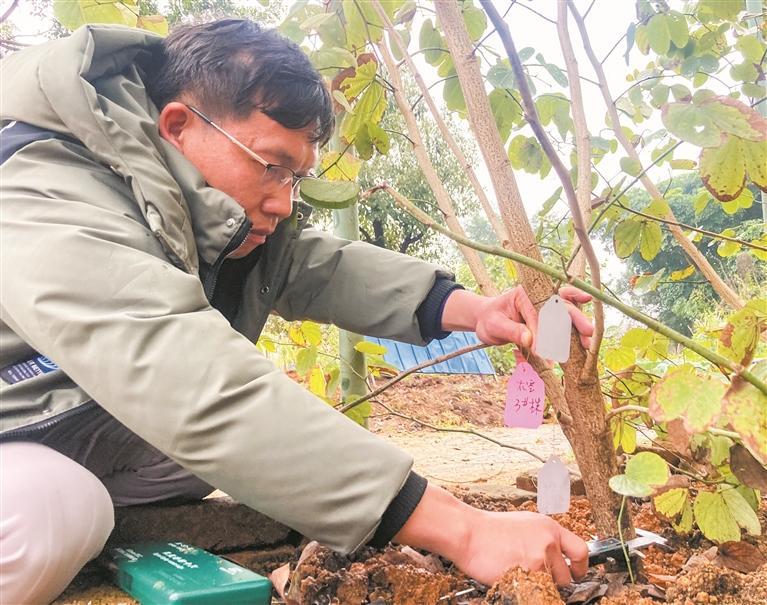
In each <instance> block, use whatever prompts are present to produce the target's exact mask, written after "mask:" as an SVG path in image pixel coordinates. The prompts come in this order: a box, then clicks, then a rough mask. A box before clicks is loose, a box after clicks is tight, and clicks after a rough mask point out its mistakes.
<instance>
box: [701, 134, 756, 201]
mask: <svg viewBox="0 0 767 605" xmlns="http://www.w3.org/2000/svg"><path fill="white" fill-rule="evenodd" d="M746 161H747V158H746V155H745V153H744V149H743V145H742V142H741V140H740V139H739V138H737V137H733V136H728V137H725V141H724V143H723V144H721V145H719V146H718V147H708V148H706V149H704V150H703V151H702V152H701V154H700V161H699V164H700V176H701V180H702V181H703V184H704V185H705V186H706V189H708V190H709V191H710V192H711V195H713V196H714V197H715V198H716V199H718V200H719V201H722V202H727V201H730V200H734V199H735V198H736V197H738V196H739V195H740V192H741V191H743V187H744V186H745V183H746Z"/></svg>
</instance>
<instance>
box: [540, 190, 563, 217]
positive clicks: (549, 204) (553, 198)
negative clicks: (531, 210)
mask: <svg viewBox="0 0 767 605" xmlns="http://www.w3.org/2000/svg"><path fill="white" fill-rule="evenodd" d="M561 197H562V187H557V188H556V190H555V191H554V193H552V194H551V195H550V196H549V197H548V198H547V199H546V201H545V202H543V206H541V210H540V212H538V216H546V215H547V214H548V213H549V212H550V211H551V209H552V208H553V207H554V206H555V205H556V203H557V202H558V201H559V199H560V198H561Z"/></svg>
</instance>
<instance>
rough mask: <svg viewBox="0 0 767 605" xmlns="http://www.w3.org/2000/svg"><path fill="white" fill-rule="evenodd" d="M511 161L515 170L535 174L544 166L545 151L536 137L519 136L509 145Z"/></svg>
mask: <svg viewBox="0 0 767 605" xmlns="http://www.w3.org/2000/svg"><path fill="white" fill-rule="evenodd" d="M509 160H510V161H511V165H512V167H513V168H514V169H515V170H524V171H525V172H530V173H532V174H535V173H537V172H539V171H540V170H541V169H542V167H543V164H544V156H543V150H542V149H541V146H540V144H539V143H538V141H537V140H536V139H535V137H529V138H528V137H526V136H525V135H522V134H520V135H517V136H515V137H514V138H513V139H512V140H511V143H510V144H509Z"/></svg>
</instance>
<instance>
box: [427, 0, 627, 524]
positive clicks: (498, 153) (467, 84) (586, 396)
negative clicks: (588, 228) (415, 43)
mask: <svg viewBox="0 0 767 605" xmlns="http://www.w3.org/2000/svg"><path fill="white" fill-rule="evenodd" d="M435 7H436V10H437V17H438V19H439V21H440V23H441V25H442V31H443V33H444V36H445V39H446V41H447V45H448V47H449V49H450V53H451V55H452V57H453V62H454V64H455V68H456V72H457V74H458V79H459V82H460V84H461V89H462V90H463V94H464V98H465V99H466V105H467V109H468V114H469V122H470V124H471V128H472V131H473V132H474V134H475V135H476V137H477V140H478V142H479V145H480V149H481V151H482V155H483V157H484V158H485V162H486V163H487V166H488V170H489V172H490V177H491V179H492V182H493V186H494V187H495V192H496V197H497V199H498V200H499V202H500V204H501V218H502V220H503V222H504V225H505V226H506V228H507V230H508V232H509V236H510V241H511V242H512V246H513V249H514V250H515V251H517V252H519V253H521V254H525V255H526V256H529V257H531V258H534V259H536V260H541V254H540V250H539V249H538V246H537V244H536V242H535V236H534V234H533V230H532V227H531V226H530V223H529V221H528V219H527V215H526V214H525V210H524V206H523V205H522V199H521V196H520V193H519V188H518V187H517V183H516V180H515V178H514V174H513V172H512V170H511V164H510V162H509V159H508V156H507V154H506V150H505V149H504V148H503V143H502V141H501V137H500V134H499V132H498V128H497V126H496V124H495V120H494V118H493V115H492V111H491V109H490V103H489V101H488V98H487V94H486V93H485V83H484V80H483V78H482V74H481V72H480V69H479V64H478V61H477V59H476V57H475V56H474V54H473V47H472V43H471V40H470V38H469V35H468V33H467V32H466V28H465V26H464V23H463V18H462V15H461V11H460V7H459V5H458V3H457V2H454V1H453V0H438V1H437V2H435ZM519 269H520V270H519V273H520V276H521V283H522V285H523V286H524V287H525V289H526V290H527V291H528V292H529V293H530V296H531V299H532V300H533V303H534V304H536V306H538V307H540V305H541V304H542V303H543V302H544V301H545V300H546V299H548V298H549V297H550V296H551V295H552V293H553V287H552V283H551V280H550V279H549V278H548V277H546V276H544V275H542V274H541V273H539V272H537V271H534V270H532V269H529V268H527V267H520V268H519ZM531 362H532V363H533V365H534V367H535V368H536V370H537V371H538V373H539V374H540V375H541V378H543V380H544V383H545V385H546V392H547V394H548V396H549V398H550V399H551V401H552V404H553V405H554V406H555V409H556V410H557V411H559V412H564V413H565V414H567V415H568V416H569V417H570V418H571V419H572V420H571V422H570V423H569V424H564V425H563V430H564V432H565V435H566V436H567V438H568V440H569V441H570V444H571V445H572V447H573V451H574V452H575V456H576V460H577V461H578V465H579V467H580V470H581V475H582V476H583V480H584V486H585V488H586V494H587V495H588V497H589V499H590V500H591V504H592V507H593V509H594V521H595V526H596V530H597V533H598V534H599V535H600V536H608V535H614V534H615V532H616V530H617V524H616V520H617V515H618V510H619V509H620V503H621V499H620V497H619V496H618V495H617V494H615V493H614V492H613V491H612V490H610V488H609V485H608V480H609V478H610V477H611V476H613V475H615V474H617V463H616V457H615V451H614V449H613V447H612V439H611V436H610V431H609V428H608V427H607V424H606V422H605V412H604V400H603V398H602V393H601V389H600V383H599V381H598V380H597V381H593V382H591V383H589V384H586V383H584V382H583V381H581V376H580V375H581V371H582V369H583V366H584V364H585V362H586V352H585V351H584V350H583V348H582V347H581V344H580V340H579V339H578V337H577V335H575V334H574V335H573V336H572V346H571V357H570V361H569V362H568V363H567V364H564V366H563V367H564V370H565V388H564V390H563V389H562V385H561V384H560V383H559V381H558V380H557V379H556V377H555V375H554V374H553V372H551V371H550V370H549V369H548V368H546V366H545V363H544V362H543V361H542V360H540V359H538V358H536V357H533V358H532V359H531ZM626 520H627V526H628V527H630V520H629V519H628V516H626ZM630 532H631V530H629V533H630Z"/></svg>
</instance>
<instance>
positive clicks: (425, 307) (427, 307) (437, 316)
mask: <svg viewBox="0 0 767 605" xmlns="http://www.w3.org/2000/svg"><path fill="white" fill-rule="evenodd" d="M463 289H464V287H463V286H461V285H460V284H457V283H455V282H454V281H453V280H452V279H447V278H445V277H438V278H437V281H435V282H434V285H433V286H432V288H431V290H430V291H429V293H428V294H427V295H426V298H425V299H424V300H423V302H422V303H421V305H420V306H419V307H418V310H417V311H416V312H415V314H416V317H417V318H418V327H419V328H420V330H421V338H423V339H424V340H425V341H426V342H429V341H431V340H433V339H434V338H436V339H438V340H439V339H442V338H445V337H447V336H448V335H449V334H450V332H445V331H444V330H443V329H442V312H443V311H444V309H445V303H446V302H447V297H448V296H450V293H451V292H452V291H453V290H463Z"/></svg>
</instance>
